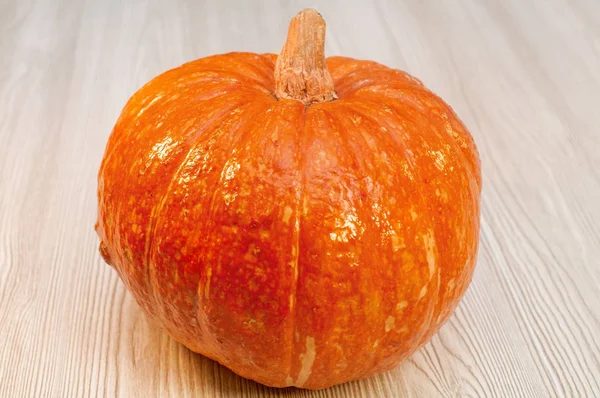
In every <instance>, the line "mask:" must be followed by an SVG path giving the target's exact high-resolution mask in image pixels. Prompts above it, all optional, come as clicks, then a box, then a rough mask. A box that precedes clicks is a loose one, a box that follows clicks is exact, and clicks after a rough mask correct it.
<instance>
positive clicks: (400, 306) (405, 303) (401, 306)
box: [396, 301, 408, 312]
mask: <svg viewBox="0 0 600 398" xmlns="http://www.w3.org/2000/svg"><path fill="white" fill-rule="evenodd" d="M406 307H408V301H401V302H399V303H398V304H396V311H398V312H400V311H402V310H404V309H405V308H406Z"/></svg>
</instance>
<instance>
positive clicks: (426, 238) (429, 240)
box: [423, 230, 436, 279]
mask: <svg viewBox="0 0 600 398" xmlns="http://www.w3.org/2000/svg"><path fill="white" fill-rule="evenodd" d="M423 245H424V246H425V252H426V258H427V264H428V266H429V279H431V278H432V277H433V274H434V273H435V269H436V264H435V238H434V237H433V231H432V230H429V231H427V233H426V234H425V235H423Z"/></svg>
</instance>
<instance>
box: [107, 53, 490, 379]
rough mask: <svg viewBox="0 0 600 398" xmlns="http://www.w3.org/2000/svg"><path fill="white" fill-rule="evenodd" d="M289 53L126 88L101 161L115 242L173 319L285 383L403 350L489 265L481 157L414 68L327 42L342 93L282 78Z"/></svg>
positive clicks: (251, 374)
mask: <svg viewBox="0 0 600 398" xmlns="http://www.w3.org/2000/svg"><path fill="white" fill-rule="evenodd" d="M276 60H277V56H276V55H273V54H262V55H261V54H251V53H229V54H223V55H216V56H211V57H207V58H202V59H199V60H196V61H193V62H190V63H187V64H184V65H182V66H180V67H178V68H175V69H172V70H170V71H168V72H165V73H164V74H162V75H160V76H158V77H156V78H155V79H153V80H152V81H150V82H149V83H148V84H146V85H145V86H144V87H142V88H141V89H140V90H139V91H138V92H137V93H135V95H134V96H133V97H132V98H131V99H130V100H129V101H128V103H127V105H126V106H125V108H124V110H123V112H122V114H121V116H120V117H119V119H118V121H117V123H116V125H115V127H114V130H113V132H112V134H111V136H110V138H109V141H108V144H107V148H106V152H105V156H104V159H103V161H102V165H101V168H100V172H99V188H98V196H99V214H98V223H97V226H96V229H97V232H98V235H99V237H100V240H101V244H100V248H101V253H102V255H103V257H104V259H105V260H106V262H108V263H109V264H111V265H112V266H113V267H114V268H115V269H116V271H117V272H118V273H119V275H120V277H121V279H122V280H123V282H124V283H125V285H126V286H127V288H128V289H129V290H130V291H131V292H132V294H133V295H134V296H135V298H136V300H137V302H138V303H139V304H140V306H141V307H142V308H143V309H144V311H145V312H146V313H147V314H148V315H149V316H150V317H151V318H152V319H154V320H155V321H156V323H157V324H159V325H160V326H161V327H163V328H164V329H165V330H166V331H167V332H168V333H169V334H170V335H171V336H172V337H173V338H174V339H176V340H177V341H179V342H181V343H182V344H184V345H186V346H187V347H189V348H190V349H191V350H193V351H195V352H198V353H200V354H202V355H205V356H207V357H210V358H213V359H215V360H217V361H219V362H220V363H221V364H223V365H225V366H227V367H228V368H230V369H231V370H233V371H234V372H236V373H238V374H239V375H241V376H244V377H247V378H250V379H254V380H256V381H258V382H260V383H264V384H266V385H270V386H277V387H284V386H292V385H293V386H298V387H303V388H310V389H319V388H324V387H327V386H331V385H334V384H338V383H342V382H346V381H349V380H355V379H359V378H363V377H367V376H369V375H372V374H374V373H377V372H380V371H384V370H386V369H390V368H392V367H394V366H396V365H397V364H398V363H399V362H400V361H401V360H402V359H404V358H406V357H407V356H408V355H410V354H411V353H412V352H414V351H415V350H417V349H418V348H419V347H421V346H422V345H423V344H424V343H426V342H427V341H428V340H429V339H430V338H431V336H432V335H433V334H434V333H435V332H436V331H437V330H438V329H439V327H440V326H441V325H442V324H443V323H444V321H445V320H446V319H448V317H449V316H450V315H451V313H452V312H453V310H454V309H455V307H456V305H457V304H458V302H459V300H460V298H461V297H462V296H463V294H464V292H465V290H466V289H467V286H468V284H469V282H470V281H471V278H472V273H473V269H474V266H475V260H476V254H477V247H478V233H479V197H480V191H481V175H480V165H479V158H478V154H477V150H476V148H475V145H474V142H473V139H472V138H471V136H470V134H469V133H468V131H467V130H466V128H465V127H464V125H463V124H462V123H461V121H460V120H459V119H458V117H457V116H456V114H455V113H454V112H453V111H452V109H451V108H450V107H449V106H448V105H447V104H446V103H445V102H444V101H442V100H441V99H440V98H439V97H437V96H436V95H435V94H433V93H432V92H430V91H429V90H427V89H426V88H425V87H424V86H423V84H422V83H421V82H420V81H418V80H417V79H415V78H414V77H412V76H410V75H408V74H407V73H405V72H402V71H399V70H394V69H391V68H388V67H385V66H383V65H380V64H377V63H375V62H371V61H359V60H354V59H350V58H344V57H331V58H327V60H326V66H327V70H328V72H329V73H330V74H331V79H332V82H333V88H334V90H335V95H336V96H337V99H334V100H330V101H321V102H313V103H307V104H305V103H303V102H301V101H299V100H296V99H293V98H289V99H288V98H283V99H278V98H277V96H276V95H275V86H276V82H275V78H274V73H275V63H276Z"/></svg>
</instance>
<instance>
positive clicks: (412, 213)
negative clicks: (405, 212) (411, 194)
mask: <svg viewBox="0 0 600 398" xmlns="http://www.w3.org/2000/svg"><path fill="white" fill-rule="evenodd" d="M417 215H418V214H417V212H416V211H415V208H414V207H411V208H410V217H411V218H412V220H413V221H415V220H416V219H417Z"/></svg>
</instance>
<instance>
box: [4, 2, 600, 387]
mask: <svg viewBox="0 0 600 398" xmlns="http://www.w3.org/2000/svg"><path fill="white" fill-rule="evenodd" d="M307 6H312V7H316V8H318V9H319V10H320V11H321V12H322V14H323V15H324V16H325V18H326V20H327V21H328V35H327V51H328V54H330V55H334V54H343V55H347V56H352V57H356V58H366V59H373V60H377V61H379V62H382V63H385V64H388V65H390V66H393V67H397V68H401V69H404V70H407V71H409V72H410V73H412V74H414V75H416V76H418V77H419V78H421V79H422V80H423V81H424V82H425V84H426V85H428V86H429V87H430V88H432V89H433V90H434V91H436V92H438V93H439V94H440V95H441V96H442V97H443V98H445V99H446V100H447V101H448V102H449V103H450V104H451V105H452V106H453V107H454V108H455V109H456V111H457V112H458V113H459V115H461V117H462V119H463V120H464V122H465V124H466V125H467V126H468V127H469V128H470V130H471V132H472V134H473V135H474V137H475V140H476V142H477V143H478V145H479V149H480V153H481V159H482V167H483V176H484V191H483V203H482V228H481V249H480V253H479V263H478V268H477V271H476V274H475V278H474V280H473V283H472V285H471V287H470V288H469V291H468V293H467V295H466V296H465V298H464V300H463V302H462V303H461V305H460V306H459V308H458V310H457V312H456V314H455V315H454V316H453V317H452V318H451V320H450V321H449V322H448V323H447V324H446V325H445V326H444V327H443V329H442V330H441V331H440V333H439V334H438V335H437V336H435V338H434V339H433V340H432V341H431V343H429V344H428V345H426V346H425V347H424V348H423V349H421V350H420V351H419V352H417V353H416V354H415V355H413V356H412V357H411V358H410V359H408V360H407V361H405V362H404V363H403V364H401V365H400V366H399V367H398V368H397V369H395V370H393V371H390V372H387V373H384V374H381V375H378V376H375V377H372V378H369V379H366V380H362V381H359V382H353V383H348V384H345V385H341V386H337V387H334V388H330V389H327V390H323V391H319V392H310V391H303V390H297V389H286V390H277V389H271V388H267V387H264V386H261V385H258V384H256V383H254V382H249V381H247V380H244V379H241V378H239V377H237V376H236V375H234V374H233V373H232V372H230V371H229V370H227V369H225V368H223V367H221V366H219V365H218V364H216V363H215V362H213V361H210V360H208V359H206V358H203V357H201V356H199V355H195V354H192V353H191V352H190V351H188V350H187V349H185V348H183V347H182V346H180V345H179V344H177V343H175V342H174V341H173V340H171V339H170V338H169V337H167V336H166V335H165V334H164V333H163V332H161V331H160V330H159V329H158V328H157V327H156V326H155V325H153V324H150V323H149V322H148V321H147V319H146V318H145V316H144V315H143V314H142V313H141V312H140V309H139V308H138V306H137V305H136V303H135V302H134V301H133V299H132V296H131V295H130V294H128V293H127V292H126V291H125V289H124V287H123V284H122V283H121V282H120V280H119V279H118V277H117V275H116V273H115V272H114V271H113V270H112V269H111V268H110V267H108V266H107V265H105V264H104V262H103V261H102V260H101V258H100V256H99V255H98V251H97V246H98V241H97V238H96V235H95V233H94V230H93V224H94V220H95V217H96V173H97V170H98V166H99V163H100V159H101V156H102V154H103V150H104V145H105V143H106V140H107V138H108V135H109V133H110V131H111V128H112V125H113V123H114V122H115V120H116V118H117V116H118V114H119V112H120V109H121V108H122V106H123V105H124V103H125V101H126V100H127V98H128V97H129V96H130V95H131V94H132V93H133V92H134V91H135V90H136V89H137V88H139V87H140V86H141V85H142V84H143V83H144V82H145V81H147V80H148V79H150V78H152V77H153V76H155V75H156V74H158V73H159V72H161V71H163V70H165V69H168V68H171V67H174V66H177V65H179V64H181V63H183V62H184V61H187V60H191V59H194V58H199V57H203V56H206V55H209V54H212V53H219V52H227V51H233V50H245V51H255V52H277V51H279V49H280V48H281V45H282V44H283V40H284V36H285V33H286V30H287V23H288V21H289V19H290V18H291V16H292V15H293V14H295V13H296V12H297V11H299V10H300V9H301V8H304V7H307ZM0 154H1V156H0V397H3V398H4V397H11V398H12V397H42V396H51V397H79V396H107V397H113V396H120V397H154V396H160V397H167V396H172V397H180V396H181V397H378V396H382V397H384V396H385V397H437V396H440V397H599V396H600V287H599V286H600V227H599V224H600V2H599V1H598V0H577V1H576V0H539V1H534V0H529V1H523V0H502V1H500V0H498V1H495V0H426V1H420V0H389V1H385V0H380V1H370V2H367V1H308V2H304V1H242V0H239V1H235V2H234V1H209V0H206V1H198V0H196V1H192V0H190V1H183V0H182V1H140V0H129V1H116V0H82V1H77V0H0Z"/></svg>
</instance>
